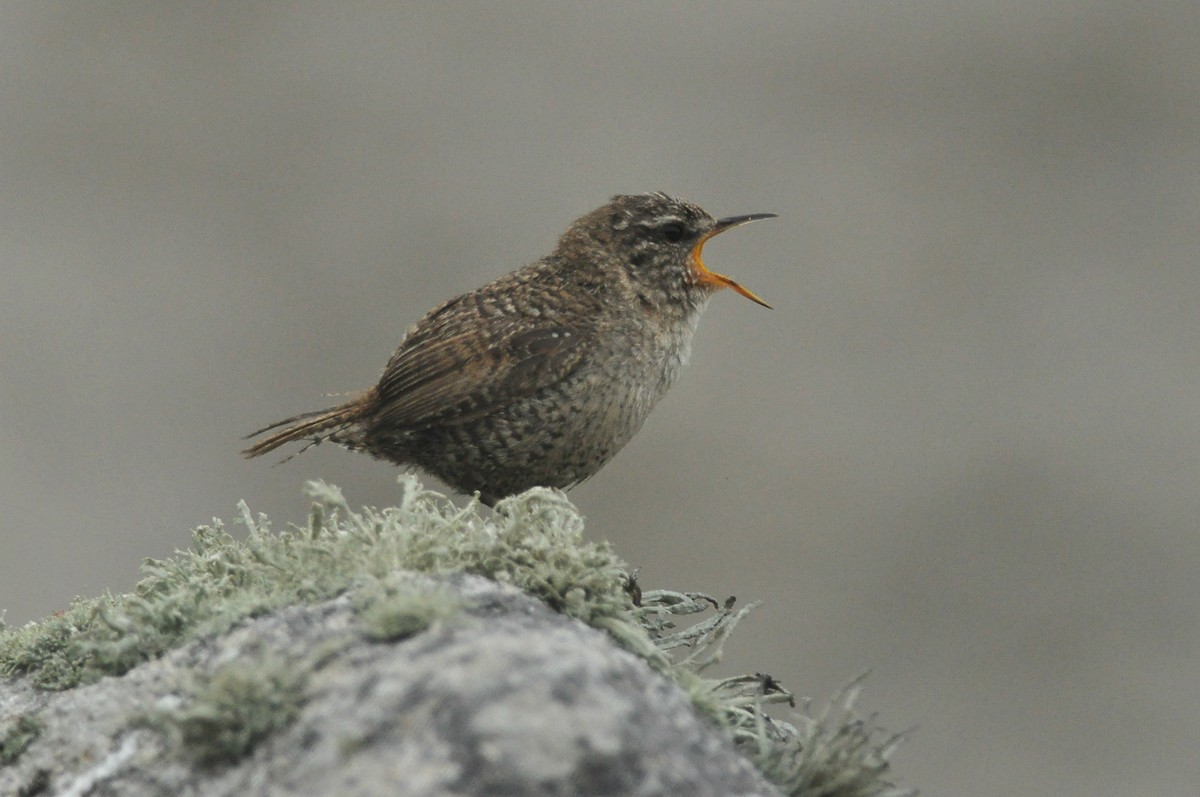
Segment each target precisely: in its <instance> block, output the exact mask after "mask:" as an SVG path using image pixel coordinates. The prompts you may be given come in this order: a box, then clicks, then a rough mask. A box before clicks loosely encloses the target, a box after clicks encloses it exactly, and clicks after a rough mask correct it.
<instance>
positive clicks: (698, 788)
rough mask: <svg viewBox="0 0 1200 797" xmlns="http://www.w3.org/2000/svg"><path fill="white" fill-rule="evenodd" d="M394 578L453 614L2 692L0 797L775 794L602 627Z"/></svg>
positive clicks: (205, 648)
mask: <svg viewBox="0 0 1200 797" xmlns="http://www.w3.org/2000/svg"><path fill="white" fill-rule="evenodd" d="M397 578H398V579H399V580H400V582H406V583H408V585H409V586H411V588H412V589H411V592H410V594H411V595H422V596H429V595H433V596H434V597H435V600H434V604H433V605H437V606H441V607H443V608H444V607H457V608H454V609H453V610H443V611H434V612H421V611H418V612H416V614H415V615H414V617H415V621H414V622H412V623H407V624H406V623H405V622H399V623H395V622H389V621H395V620H396V619H397V617H394V616H393V617H390V618H389V617H384V618H383V619H382V620H380V619H379V618H376V620H375V621H373V622H368V617H367V615H365V614H364V613H362V612H360V611H356V609H355V605H354V603H353V597H352V596H351V595H342V596H339V597H336V598H333V599H330V600H325V601H323V602H319V603H315V604H311V605H301V606H291V607H288V608H284V609H280V610H277V611H275V612H273V613H270V614H267V615H264V616H261V617H258V618H255V619H251V620H245V621H242V622H241V623H239V624H238V625H236V626H235V627H234V628H233V629H231V630H230V631H228V632H227V633H224V634H220V635H215V636H210V637H204V638H201V639H199V640H195V641H192V642H189V643H187V644H185V645H183V646H181V647H179V648H176V649H175V650H172V651H170V652H168V653H166V654H165V655H163V656H162V657H161V658H158V659H155V660H152V661H149V662H146V663H143V664H141V665H139V666H137V667H135V668H133V669H131V670H130V671H129V672H127V673H126V674H124V675H123V676H120V677H105V678H102V679H101V680H99V681H98V682H96V683H93V684H89V685H86V686H79V687H77V688H74V689H71V690H67V691H62V692H46V691H41V690H38V689H36V688H34V687H33V686H32V685H31V684H29V683H28V682H27V681H26V679H24V678H15V679H11V680H8V681H6V682H0V734H5V733H7V732H8V729H9V727H10V726H13V725H14V723H16V722H17V721H18V719H19V718H26V719H25V726H24V727H26V729H29V728H40V733H37V734H36V738H33V740H32V742H27V741H23V744H25V747H24V748H23V750H22V751H20V752H19V753H18V754H17V755H16V756H15V761H14V762H13V763H11V764H10V765H8V766H6V767H4V768H3V769H0V794H3V795H21V796H22V797H33V795H40V794H46V795H50V794H58V795H78V796H79V797H83V795H88V796H89V797H99V796H100V795H121V797H150V796H151V795H154V796H155V797H158V796H159V795H172V796H174V795H196V797H217V796H218V795H238V797H242V795H265V796H268V797H269V796H271V795H280V796H282V795H309V794H311V795H338V797H358V796H361V797H367V796H368V795H406V796H411V797H423V796H424V795H431V796H432V795H497V796H499V795H579V796H580V797H583V796H586V795H647V796H649V795H667V794H672V795H674V794H680V795H687V796H688V797H703V796H704V795H714V797H715V796H716V795H722V796H723V797H724V796H727V795H747V796H749V795H774V794H779V792H778V791H777V790H776V788H775V787H774V786H772V785H771V784H770V783H768V782H767V781H766V780H765V779H764V778H763V776H762V775H761V774H760V772H759V771H758V770H757V769H756V768H755V767H754V766H753V765H752V764H751V763H750V762H749V761H748V760H747V759H746V758H744V757H743V756H742V755H741V754H740V753H739V752H738V751H737V750H736V749H735V747H734V744H733V742H732V741H731V740H730V739H729V738H728V736H727V734H726V733H725V732H723V731H722V730H721V729H720V728H718V727H717V726H716V725H714V724H713V722H712V721H711V720H709V719H706V718H704V717H702V716H701V715H700V714H699V713H698V712H697V711H696V709H695V708H694V706H693V704H692V701H691V700H690V698H689V696H688V695H687V694H686V693H685V692H684V691H683V690H682V689H681V688H680V687H679V686H677V685H676V684H674V683H673V682H671V681H670V680H668V679H666V678H664V677H662V676H661V675H659V674H658V673H656V672H655V671H653V670H652V669H651V668H650V666H648V665H647V663H646V662H645V661H644V660H642V659H641V658H639V657H637V656H635V655H634V654H632V653H630V652H628V651H626V650H623V649H621V648H619V647H618V646H617V645H615V644H614V643H613V642H612V640H611V639H610V638H609V637H608V636H607V635H606V634H605V633H603V632H601V631H598V630H596V629H594V628H590V627H588V626H586V625H584V624H583V623H581V622H579V621H577V620H573V619H570V618H568V617H565V616H563V615H561V614H558V613H556V612H554V611H551V610H550V609H549V608H547V607H546V606H545V605H544V604H542V603H541V602H539V601H537V600H535V599H534V598H532V597H530V596H528V595H526V594H524V593H522V592H520V591H519V590H517V589H516V588H514V587H511V586H505V585H501V584H498V583H496V582H493V581H490V580H487V579H484V578H480V577H476V576H468V575H450V576H425V575H416V574H411V575H410V574H404V575H403V576H397ZM400 607H401V608H400V609H398V610H396V611H400V613H401V614H403V612H402V611H401V610H402V609H403V604H400ZM399 619H400V620H404V619H405V618H404V617H400V618H399ZM422 626H426V627H424V630H416V629H419V628H421V627H422ZM381 629H382V630H381ZM388 629H392V630H390V631H389V630H388ZM405 634H409V635H407V636H405ZM380 637H383V638H384V639H390V640H391V641H381V640H380ZM395 637H402V638H399V639H395Z"/></svg>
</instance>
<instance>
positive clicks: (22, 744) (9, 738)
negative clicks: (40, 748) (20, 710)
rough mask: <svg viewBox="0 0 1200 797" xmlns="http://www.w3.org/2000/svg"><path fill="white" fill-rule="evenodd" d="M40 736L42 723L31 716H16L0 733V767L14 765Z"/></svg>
mask: <svg viewBox="0 0 1200 797" xmlns="http://www.w3.org/2000/svg"><path fill="white" fill-rule="evenodd" d="M41 735H42V723H41V722H39V721H38V719H37V717H35V716H33V715H31V714H18V715H17V717H16V719H15V720H13V722H12V724H11V725H10V726H9V727H8V728H6V729H5V730H4V731H3V732H0V766H9V765H10V764H15V763H16V761H17V759H18V758H20V757H21V753H24V752H25V749H26V748H27V747H29V745H31V744H33V743H34V741H35V740H36V739H37V738H38V737H39V736H41Z"/></svg>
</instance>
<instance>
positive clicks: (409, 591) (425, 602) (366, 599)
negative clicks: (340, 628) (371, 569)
mask: <svg viewBox="0 0 1200 797" xmlns="http://www.w3.org/2000/svg"><path fill="white" fill-rule="evenodd" d="M462 607H463V603H462V601H461V600H459V599H458V598H457V597H456V596H455V595H454V594H453V593H451V592H449V591H447V590H445V589H442V588H439V587H436V586H434V587H431V586H429V585H427V584H418V583H414V581H413V578H412V576H411V575H408V574H405V573H398V574H395V577H384V578H381V579H377V580H375V581H374V582H372V583H371V584H369V585H367V586H365V587H363V588H361V589H359V590H356V591H355V593H354V609H355V611H357V612H358V616H359V617H360V618H361V619H362V621H363V631H364V633H366V635H367V636H368V637H370V638H371V639H374V640H377V641H379V642H398V641H399V640H401V639H407V638H408V637H410V636H413V635H415V634H419V633H420V632H422V631H424V630H425V629H427V628H429V627H430V626H432V625H434V624H435V623H444V622H448V621H450V620H452V619H453V618H454V617H455V616H457V615H458V614H459V612H460V611H461V610H462Z"/></svg>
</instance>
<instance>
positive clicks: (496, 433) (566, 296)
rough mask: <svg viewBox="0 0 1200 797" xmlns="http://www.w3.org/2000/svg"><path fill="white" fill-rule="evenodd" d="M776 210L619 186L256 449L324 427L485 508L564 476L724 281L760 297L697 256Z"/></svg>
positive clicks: (639, 406) (676, 351)
mask: <svg viewBox="0 0 1200 797" xmlns="http://www.w3.org/2000/svg"><path fill="white" fill-rule="evenodd" d="M774 215H775V214H773V213H755V214H751V215H748V216H732V217H730V218H725V219H719V220H718V219H714V218H713V217H712V216H710V215H709V214H708V213H706V212H704V211H703V210H701V209H700V208H698V207H697V206H695V205H693V204H691V203H689V202H684V201H683V200H680V199H675V198H673V197H670V196H667V195H666V194H662V193H656V194H637V195H632V196H615V197H613V198H612V200H611V201H610V202H609V203H608V204H607V205H604V206H602V207H600V208H597V209H596V210H594V211H592V212H591V213H589V214H587V215H586V216H583V217H582V218H580V219H579V220H578V221H576V222H575V223H574V224H572V225H571V226H570V227H569V228H567V231H566V232H565V233H564V234H563V236H562V238H560V239H559V241H558V246H556V247H555V249H554V252H553V253H551V254H550V255H549V256H547V257H544V258H542V259H541V260H539V261H537V262H536V263H532V264H530V265H528V266H525V267H524V268H521V269H518V270H517V271H514V272H512V273H511V274H506V275H505V276H503V277H500V278H499V279H497V280H495V281H494V282H490V283H488V284H487V285H484V286H483V287H482V288H479V289H477V290H474V291H471V292H470V293H464V294H463V295H462V296H459V297H457V298H455V299H451V300H450V301H448V302H446V303H445V304H443V305H441V306H440V307H437V308H435V309H433V310H431V311H430V312H429V313H427V314H426V315H425V317H424V318H422V319H421V320H420V321H418V322H417V323H416V325H415V326H413V327H412V328H411V329H410V330H409V331H408V334H407V335H405V337H404V340H403V341H402V342H401V343H400V348H398V349H397V350H396V352H395V354H393V355H392V358H391V360H390V361H388V364H387V367H386V368H385V369H384V370H383V376H382V377H380V380H379V383H378V384H377V385H375V387H373V388H370V389H369V390H367V391H366V392H364V393H362V394H360V395H359V396H357V397H356V398H354V399H353V400H351V401H348V402H347V403H345V404H342V405H340V406H337V407H332V408H330V409H327V410H321V411H319V412H308V413H304V414H303V415H297V416H295V417H292V418H288V419H286V420H283V421H279V422H278V423H274V424H271V425H270V426H268V427H266V428H265V429H260V430H259V431H257V432H255V433H254V434H252V435H249V436H248V438H249V437H257V436H258V435H260V434H262V433H263V432H268V431H270V430H272V429H276V428H278V427H280V426H285V427H287V428H285V429H283V430H281V431H279V432H276V433H274V434H273V435H271V436H270V437H267V438H265V439H263V440H261V441H260V442H258V443H256V444H255V445H253V446H252V447H250V448H248V449H246V450H245V451H244V452H242V453H243V454H244V455H245V456H246V457H257V456H259V455H260V454H265V453H267V452H268V451H273V450H274V449H276V448H278V447H279V446H281V445H283V444H284V443H290V442H292V441H294V440H307V441H310V442H309V445H308V446H305V447H304V449H301V451H303V450H305V449H307V448H309V447H310V446H312V445H315V444H317V443H320V442H322V441H325V440H328V441H330V442H333V443H337V444H339V445H342V446H345V447H346V448H349V449H351V450H353V451H365V452H366V453H368V454H371V455H372V456H374V457H377V458H379V459H385V460H388V461H390V462H394V463H396V464H398V465H402V466H408V465H415V466H417V467H419V468H422V469H423V470H425V471H427V472H429V473H431V474H433V475H435V476H437V477H439V478H440V479H442V480H443V481H445V482H447V483H448V484H450V485H452V486H453V487H455V488H456V489H458V490H461V491H463V492H465V493H472V492H476V491H478V493H479V495H480V499H481V500H482V501H483V502H484V503H486V504H488V505H489V506H490V505H493V504H495V502H496V501H498V500H499V499H501V498H503V497H505V496H508V495H513V494H515V493H519V492H521V491H523V490H526V489H528V488H530V487H534V486H544V487H558V488H561V489H564V490H565V489H569V488H570V487H573V486H574V485H576V484H579V483H580V482H581V481H583V480H584V479H586V478H588V477H589V476H591V475H592V474H594V473H596V471H598V470H600V468H601V467H603V466H604V464H605V463H606V462H608V461H609V460H610V459H612V457H613V455H614V454H616V453H617V452H618V451H620V450H621V447H622V446H624V445H625V444H626V443H627V442H629V439H630V438H631V437H633V435H634V434H636V433H637V431H638V430H639V429H640V428H641V427H642V423H643V422H644V421H645V420H646V416H647V415H648V414H649V413H650V410H651V409H653V407H654V405H655V404H656V403H657V402H658V400H659V399H660V398H662V396H663V394H664V393H666V392H667V389H668V388H669V387H670V386H671V383H672V382H674V381H675V377H676V376H677V375H678V374H679V369H680V367H681V366H682V365H683V364H684V363H685V362H686V361H687V359H688V354H689V351H690V349H691V340H692V333H693V332H695V330H696V323H697V321H698V320H699V318H700V311H701V310H703V309H704V306H705V305H706V304H707V303H708V300H709V297H711V296H712V295H713V294H714V293H716V292H717V291H718V290H720V289H722V288H732V289H733V290H735V291H737V292H738V293H740V294H741V295H743V296H745V297H747V298H748V299H751V300H752V301H755V302H757V303H759V304H761V305H762V306H764V307H769V306H770V305H768V304H767V303H766V302H764V301H763V300H762V299H759V298H758V297H757V296H755V295H754V294H753V293H751V292H750V291H748V290H746V289H745V288H743V287H742V286H741V285H739V284H737V283H736V282H734V281H733V280H731V279H729V278H728V277H723V276H721V275H720V274H716V273H714V272H712V271H709V270H708V269H707V268H706V267H705V265H704V262H703V261H702V260H701V259H700V249H701V248H702V247H703V246H704V242H705V241H707V240H708V239H709V238H711V237H713V236H714V235H716V234H717V233H720V232H724V231H725V230H728V229H731V228H733V227H737V226H739V225H741V224H745V223H747V222H751V221H756V220H758V219H766V218H773V217H774Z"/></svg>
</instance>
